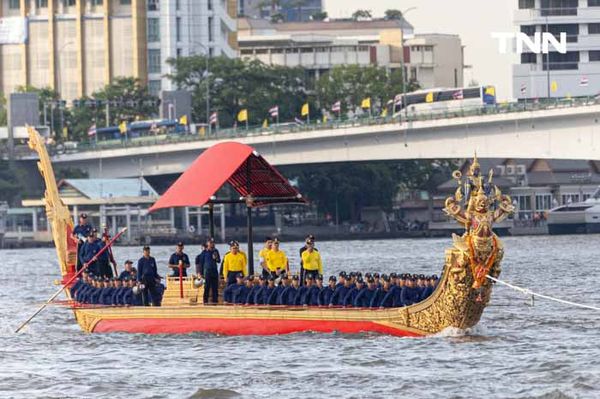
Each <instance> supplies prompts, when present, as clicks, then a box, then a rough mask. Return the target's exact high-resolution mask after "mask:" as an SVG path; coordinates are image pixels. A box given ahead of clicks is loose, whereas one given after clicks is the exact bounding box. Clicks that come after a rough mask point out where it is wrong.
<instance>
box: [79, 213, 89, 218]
mask: <svg viewBox="0 0 600 399" xmlns="http://www.w3.org/2000/svg"><path fill="white" fill-rule="evenodd" d="M79 217H80V218H82V219H87V213H85V212H83V213H80V214H79Z"/></svg>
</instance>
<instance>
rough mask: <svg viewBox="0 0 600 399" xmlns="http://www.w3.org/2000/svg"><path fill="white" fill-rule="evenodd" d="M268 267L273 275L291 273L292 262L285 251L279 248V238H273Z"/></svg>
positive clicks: (268, 255)
mask: <svg viewBox="0 0 600 399" xmlns="http://www.w3.org/2000/svg"><path fill="white" fill-rule="evenodd" d="M267 268H268V269H269V273H271V275H272V276H274V277H277V276H279V275H280V274H281V273H283V272H286V273H287V274H289V273H290V262H289V261H288V258H287V256H286V255H285V252H283V251H282V250H280V249H279V239H277V238H276V239H274V240H273V248H271V250H270V251H269V252H268V253H267Z"/></svg>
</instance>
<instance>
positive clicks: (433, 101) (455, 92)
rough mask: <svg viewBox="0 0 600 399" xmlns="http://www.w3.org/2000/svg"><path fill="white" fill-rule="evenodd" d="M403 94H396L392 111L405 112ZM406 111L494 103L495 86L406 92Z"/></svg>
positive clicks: (440, 111) (456, 109)
mask: <svg viewBox="0 0 600 399" xmlns="http://www.w3.org/2000/svg"><path fill="white" fill-rule="evenodd" d="M403 97H404V96H402V95H398V96H397V98H398V100H399V101H397V102H396V105H395V108H394V113H395V114H396V115H398V114H400V113H402V112H405V109H404V107H405V105H404V98H403ZM406 104H407V105H408V112H409V113H411V114H413V113H415V114H416V113H444V112H452V111H460V110H464V109H474V108H482V107H486V106H493V105H496V88H495V87H494V86H478V87H465V88H460V87H459V88H437V89H426V90H419V91H415V92H412V93H407V94H406Z"/></svg>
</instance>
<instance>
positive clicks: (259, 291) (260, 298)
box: [252, 274, 269, 305]
mask: <svg viewBox="0 0 600 399" xmlns="http://www.w3.org/2000/svg"><path fill="white" fill-rule="evenodd" d="M258 280H259V284H258V285H257V286H256V287H255V288H256V289H255V290H254V294H253V295H254V297H253V298H252V303H254V304H255V305H264V304H265V302H266V299H265V292H266V290H267V287H268V286H269V282H268V281H267V277H266V276H265V275H264V274H261V275H260V277H259V278H258Z"/></svg>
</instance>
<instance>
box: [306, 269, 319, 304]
mask: <svg viewBox="0 0 600 399" xmlns="http://www.w3.org/2000/svg"><path fill="white" fill-rule="evenodd" d="M322 289H323V276H322V275H320V274H319V275H318V276H317V279H316V280H315V284H314V285H313V286H312V287H311V288H310V290H309V291H308V294H306V297H307V300H308V303H307V305H308V306H319V294H320V293H321V290H322Z"/></svg>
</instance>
